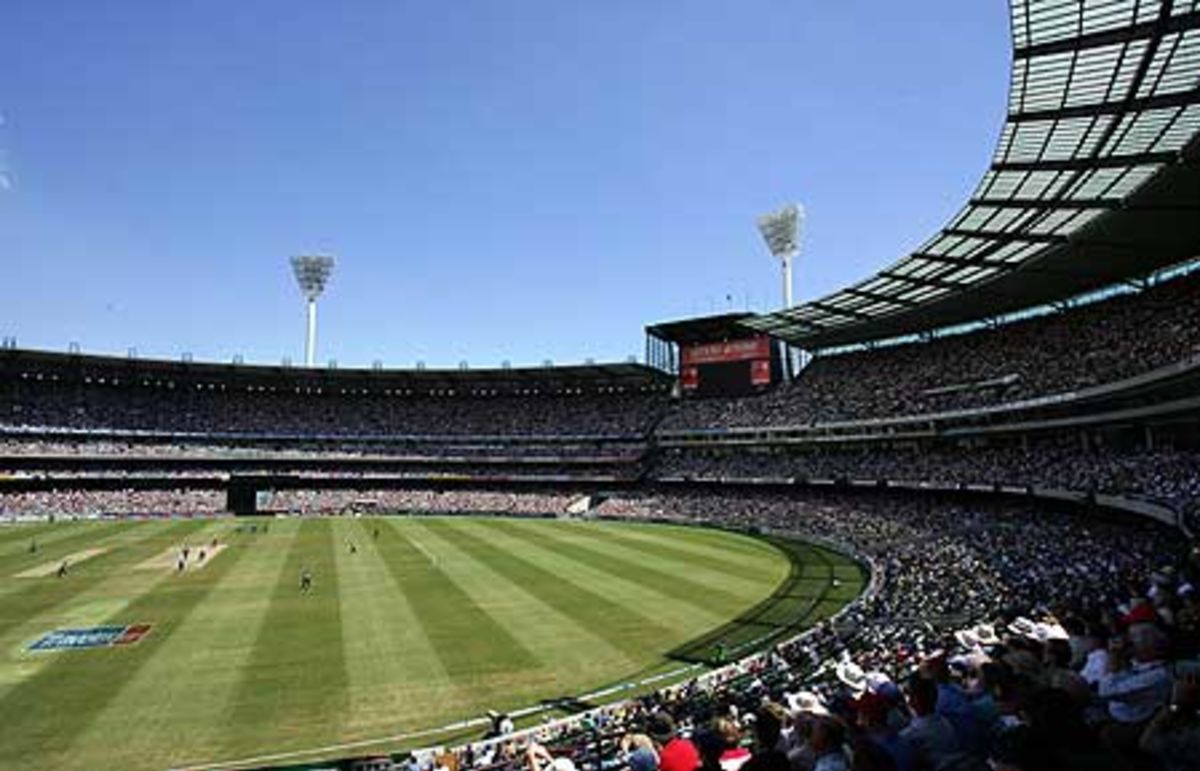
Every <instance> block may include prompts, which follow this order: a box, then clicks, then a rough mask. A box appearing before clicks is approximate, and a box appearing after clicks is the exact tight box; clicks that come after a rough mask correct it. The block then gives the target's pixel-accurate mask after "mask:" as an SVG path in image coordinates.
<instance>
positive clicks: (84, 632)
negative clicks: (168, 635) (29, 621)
mask: <svg viewBox="0 0 1200 771" xmlns="http://www.w3.org/2000/svg"><path fill="white" fill-rule="evenodd" d="M149 633H150V624H130V625H128V626H90V627H86V628H83V629H57V630H55V631H53V632H50V633H49V634H45V635H43V636H42V637H41V638H40V639H39V640H38V641H37V642H35V643H33V644H32V645H30V646H29V650H31V651H60V650H80V649H83V648H107V647H110V646H113V645H132V644H133V643H135V642H137V641H138V640H141V639H142V638H143V637H145V636H146V635H147V634H149Z"/></svg>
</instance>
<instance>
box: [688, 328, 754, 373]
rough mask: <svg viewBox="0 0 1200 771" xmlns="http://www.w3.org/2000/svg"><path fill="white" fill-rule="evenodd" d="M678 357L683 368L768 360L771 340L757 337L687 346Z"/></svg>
mask: <svg viewBox="0 0 1200 771" xmlns="http://www.w3.org/2000/svg"><path fill="white" fill-rule="evenodd" d="M679 355H680V364H682V365H683V366H684V367H688V366H695V365H697V364H716V363H719V362H727V361H746V360H748V359H770V358H771V338H769V337H767V336H766V335H759V336H758V337H748V338H745V339H743V340H728V341H726V342H723V343H701V344H697V345H689V346H686V347H685V348H684V349H683V350H682V351H681V352H680V354H679Z"/></svg>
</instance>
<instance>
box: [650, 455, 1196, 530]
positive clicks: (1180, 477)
mask: <svg viewBox="0 0 1200 771" xmlns="http://www.w3.org/2000/svg"><path fill="white" fill-rule="evenodd" d="M1198 469H1200V453H1196V452H1191V451H1186V450H1160V451H1154V450H1130V451H1118V450H1114V449H1105V448H1100V447H1095V448H1087V449H1085V448H1083V447H1081V446H1080V441H1079V439H1078V437H1075V436H1057V437H1054V438H1050V439H1045V440H1042V441H1038V442H1036V443H1024V444H1023V443H1009V444H1003V445H999V446H993V447H969V448H968V447H953V448H945V449H936V450H916V449H911V448H910V449H897V448H888V447H879V446H859V447H855V448H852V449H844V450H841V451H837V450H825V451H821V450H819V449H818V450H812V451H808V452H789V451H786V450H779V449H776V450H774V451H761V452H747V451H744V450H743V451H729V450H726V451H716V450H709V451H701V450H672V451H666V452H664V453H663V455H662V456H661V458H660V459H659V462H658V463H657V464H656V466H655V469H654V472H653V473H654V475H655V476H657V477H658V478H660V479H662V478H684V479H704V478H709V479H725V480H738V479H800V480H805V479H831V480H840V479H850V480H853V479H870V480H881V479H883V480H893V481H906V482H928V483H933V484H949V485H1002V486H1014V487H1034V488H1049V489H1056V490H1069V491H1075V492H1084V493H1101V494H1112V495H1121V496H1126V497H1137V498H1141V499H1145V500H1149V501H1152V502H1156V503H1162V504H1165V505H1167V506H1169V507H1170V508H1172V509H1174V510H1176V511H1179V512H1191V511H1193V510H1195V509H1196V508H1197V507H1198V506H1200V472H1198Z"/></svg>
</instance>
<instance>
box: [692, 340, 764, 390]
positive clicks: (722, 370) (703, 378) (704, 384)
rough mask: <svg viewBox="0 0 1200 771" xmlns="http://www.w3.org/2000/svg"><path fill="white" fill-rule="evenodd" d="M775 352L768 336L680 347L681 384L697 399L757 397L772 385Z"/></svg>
mask: <svg viewBox="0 0 1200 771" xmlns="http://www.w3.org/2000/svg"><path fill="white" fill-rule="evenodd" d="M774 348H775V346H773V345H771V338H770V337H768V336H767V335H755V336H753V337H745V338H741V339H737V340H724V341H721V342H712V343H693V344H690V345H683V346H680V349H679V384H680V386H681V387H682V388H683V391H684V393H689V394H695V395H697V396H717V395H738V394H750V393H754V392H755V391H758V390H760V389H763V388H766V387H767V386H769V385H771V382H772V380H773V376H774V374H775V371H776V370H777V369H778V362H777V361H773V359H772V352H773V350H774ZM776 358H777V357H776Z"/></svg>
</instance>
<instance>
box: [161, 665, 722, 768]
mask: <svg viewBox="0 0 1200 771" xmlns="http://www.w3.org/2000/svg"><path fill="white" fill-rule="evenodd" d="M702 666H703V665H701V664H689V665H688V666H686V667H677V668H676V669H672V670H670V671H668V672H662V673H660V674H657V675H653V676H651V677H645V678H642V679H641V680H637V681H633V682H626V683H618V684H617V685H610V686H608V687H607V688H601V689H600V690H598V691H592V692H591V693H585V694H583V695H582V696H577V697H575V699H576V700H577V701H591V700H592V699H597V698H603V697H605V696H612V695H613V694H615V693H620V692H622V691H628V690H630V689H633V688H640V687H643V686H647V685H653V684H654V683H658V682H662V681H663V680H670V679H672V678H675V677H680V676H682V675H685V674H690V673H691V672H694V671H695V670H697V669H700V668H702ZM604 706H607V705H604ZM551 709H553V707H552V706H543V705H539V706H536V707H523V708H521V709H518V710H514V711H513V712H510V713H508V714H509V715H510V716H511V717H514V718H521V717H528V716H529V715H536V714H538V713H540V712H547V711H549V710H551ZM489 722H490V721H489V720H488V719H487V718H486V717H477V718H472V719H470V720H460V721H458V722H456V723H449V724H447V725H444V726H441V727H440V728H426V729H423V730H420V731H410V732H407V733H399V734H393V735H391V736H383V737H379V738H377V739H359V740H358V741H355V742H345V743H342V744H329V745H326V746H324V747H313V748H310V749H307V750H292V751H290V752H275V753H272V754H270V755H258V756H257V757H253V758H239V759H237V760H224V761H218V762H215V763H204V764H202V765H197V766H176V767H174V768H172V769H171V771H215V770H216V769H236V768H242V767H245V766H256V765H261V764H263V763H273V762H275V761H278V760H295V759H297V758H303V757H306V756H308V755H322V754H327V753H334V752H342V751H344V750H353V749H358V748H361V747H371V746H373V745H377V744H394V743H396V742H402V741H407V740H409V739H416V738H419V737H422V736H437V735H438V734H444V733H449V732H451V731H457V730H461V729H464V728H474V727H476V726H482V725H486V724H488V723H489ZM518 733H520V732H518Z"/></svg>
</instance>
